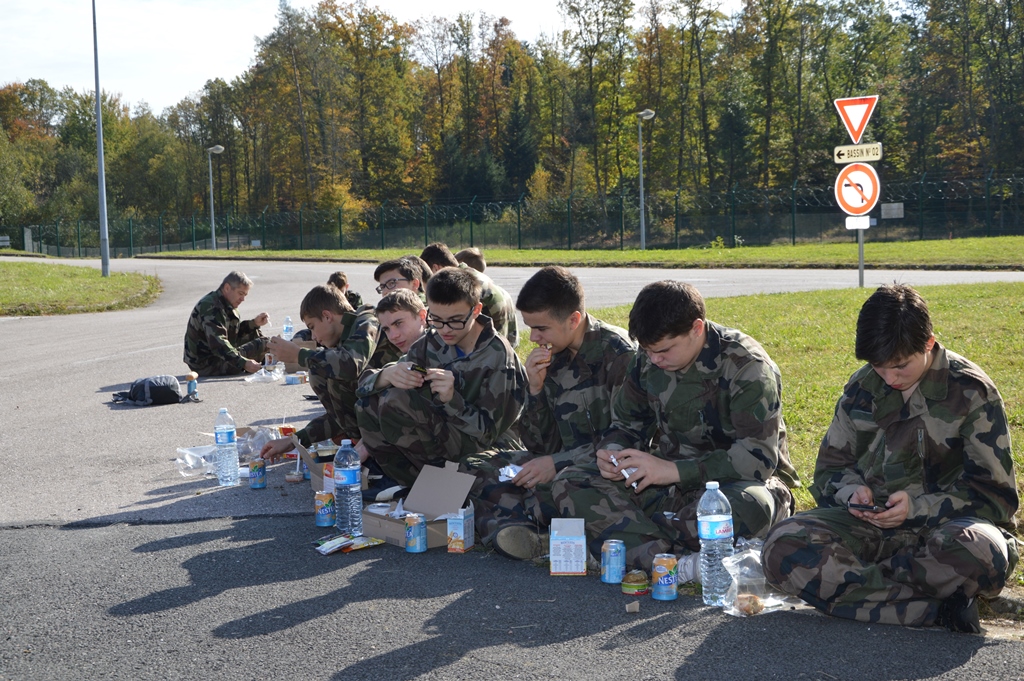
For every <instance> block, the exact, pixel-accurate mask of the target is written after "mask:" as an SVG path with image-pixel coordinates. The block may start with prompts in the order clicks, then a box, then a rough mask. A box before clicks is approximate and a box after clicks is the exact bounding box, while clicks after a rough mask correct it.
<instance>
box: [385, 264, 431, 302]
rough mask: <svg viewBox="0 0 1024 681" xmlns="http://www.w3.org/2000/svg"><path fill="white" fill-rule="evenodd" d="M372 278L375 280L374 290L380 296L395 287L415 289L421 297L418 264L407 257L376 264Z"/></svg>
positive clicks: (421, 290)
mask: <svg viewBox="0 0 1024 681" xmlns="http://www.w3.org/2000/svg"><path fill="white" fill-rule="evenodd" d="M373 278H374V280H375V281H376V282H377V288H376V291H377V293H379V294H380V295H382V296H384V295H387V294H388V293H390V292H391V291H394V290H395V289H400V288H407V289H409V290H411V291H416V292H417V293H418V294H419V296H420V299H423V282H422V275H421V274H420V269H419V266H418V265H416V264H414V263H412V262H410V261H409V260H408V259H407V258H396V259H394V260H385V261H384V262H382V263H381V264H379V265H377V269H375V270H374V271H373Z"/></svg>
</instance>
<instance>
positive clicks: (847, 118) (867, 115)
mask: <svg viewBox="0 0 1024 681" xmlns="http://www.w3.org/2000/svg"><path fill="white" fill-rule="evenodd" d="M835 104H836V111H838V112H839V117H840V118H841V119H843V125H845V126H846V132H848V133H850V139H852V140H853V143H854V144H860V137H861V135H863V134H864V129H865V128H866V127H868V121H869V120H871V114H873V113H874V112H875V104H878V95H869V96H867V97H846V98H845V99H837V100H835Z"/></svg>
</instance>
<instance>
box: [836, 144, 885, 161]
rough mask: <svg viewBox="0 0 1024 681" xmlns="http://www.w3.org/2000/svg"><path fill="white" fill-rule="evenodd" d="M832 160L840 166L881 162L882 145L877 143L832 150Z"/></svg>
mask: <svg viewBox="0 0 1024 681" xmlns="http://www.w3.org/2000/svg"><path fill="white" fill-rule="evenodd" d="M832 160H833V161H835V162H836V163H838V164H840V165H842V164H844V163H854V162H855V161H865V162H867V161H881V160H882V143H881V142H875V143H873V144H855V145H852V146H845V147H836V148H835V149H833V150H832Z"/></svg>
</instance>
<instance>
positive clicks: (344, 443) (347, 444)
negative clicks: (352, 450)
mask: <svg viewBox="0 0 1024 681" xmlns="http://www.w3.org/2000/svg"><path fill="white" fill-rule="evenodd" d="M341 446H342V447H351V446H352V440H342V441H341Z"/></svg>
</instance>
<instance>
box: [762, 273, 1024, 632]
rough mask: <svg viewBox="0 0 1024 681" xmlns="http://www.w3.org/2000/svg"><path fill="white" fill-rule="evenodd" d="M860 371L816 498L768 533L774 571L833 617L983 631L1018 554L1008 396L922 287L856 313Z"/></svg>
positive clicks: (840, 412)
mask: <svg viewBox="0 0 1024 681" xmlns="http://www.w3.org/2000/svg"><path fill="white" fill-rule="evenodd" d="M856 354H857V358H858V359H861V360H865V361H866V362H867V365H866V366H864V367H862V368H861V369H860V370H859V371H857V373H855V374H854V375H853V377H852V378H851V379H850V382H849V383H847V385H846V388H845V389H844V390H843V396H842V397H841V398H840V399H839V403H838V404H837V405H836V411H835V416H834V417H833V420H832V425H831V426H829V429H828V432H827V433H826V434H825V438H824V440H822V443H821V448H820V450H819V451H818V461H817V465H816V466H815V471H814V484H813V485H812V486H811V493H812V494H813V495H814V498H815V499H816V500H817V502H818V508H816V509H813V510H810V511H805V512H802V513H798V514H797V515H795V516H793V517H792V518H790V519H788V520H785V521H783V522H781V523H779V524H778V525H776V526H775V527H773V528H772V530H771V531H770V532H769V534H768V537H767V539H766V540H765V544H764V550H763V552H762V562H763V564H764V571H765V575H766V577H767V578H768V581H770V582H771V583H773V584H775V585H776V586H777V587H779V588H780V589H782V590H783V591H786V592H787V593H790V594H793V595H796V596H799V597H800V598H802V599H803V600H805V601H807V602H808V603H810V604H811V605H813V606H814V607H816V608H818V609H819V610H822V611H823V612H825V613H828V614H830V615H835V616H837V617H845V618H848V619H855V620H859V621H861V622H881V623H884V624H902V625H905V626H929V625H936V626H945V627H946V628H947V629H949V630H951V631H962V632H972V633H977V632H979V631H980V625H979V621H978V608H977V602H976V600H975V598H976V596H987V597H993V596H995V595H997V594H998V593H999V591H1000V590H1001V589H1002V588H1003V585H1004V583H1005V581H1006V578H1007V577H1008V576H1009V575H1010V573H1011V572H1012V571H1013V568H1014V566H1015V565H1016V563H1017V547H1016V544H1015V542H1014V539H1013V536H1012V535H1011V534H1010V530H1012V529H1013V515H1014V513H1016V511H1017V504H1018V499H1017V487H1016V484H1015V482H1014V481H1015V476H1014V470H1013V459H1012V458H1011V455H1010V435H1009V430H1008V425H1007V420H1006V413H1005V412H1004V410H1003V401H1002V398H1001V397H1000V396H999V391H997V390H996V387H995V385H994V384H993V383H992V380H991V379H990V378H989V377H988V376H987V375H986V374H985V372H984V371H982V370H981V369H980V368H978V366H977V365H975V364H973V363H972V362H970V361H968V360H967V359H965V358H963V357H961V356H960V355H957V354H956V353H954V352H951V351H949V350H947V349H946V348H944V347H942V346H941V345H940V344H939V343H938V341H936V340H935V336H934V334H933V333H932V323H931V319H930V317H929V314H928V306H927V304H926V303H925V301H924V300H923V299H922V298H921V296H920V295H919V294H918V293H917V291H915V290H914V289H913V288H911V287H909V286H904V285H891V286H882V287H881V288H879V289H878V290H877V291H875V293H874V294H872V296H871V297H870V298H868V300H867V302H865V303H864V306H863V307H862V308H861V311H860V316H859V318H858V320H857V339H856Z"/></svg>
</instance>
